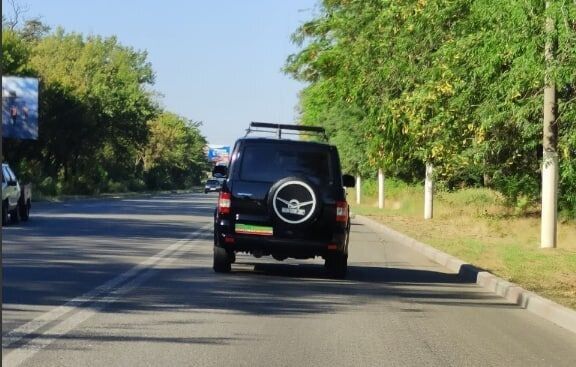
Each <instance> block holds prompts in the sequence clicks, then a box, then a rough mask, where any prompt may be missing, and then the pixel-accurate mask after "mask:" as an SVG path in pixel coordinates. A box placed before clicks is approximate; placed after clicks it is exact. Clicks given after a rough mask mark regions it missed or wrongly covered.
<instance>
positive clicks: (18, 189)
mask: <svg viewBox="0 0 576 367" xmlns="http://www.w3.org/2000/svg"><path fill="white" fill-rule="evenodd" d="M31 191H32V190H31V189H30V185H20V183H19V182H18V179H17V178H16V175H15V174H14V172H13V171H12V169H11V168H10V166H9V165H8V164H6V163H2V225H6V224H7V223H8V216H10V219H11V221H12V223H18V222H20V220H24V221H25V220H28V218H29V217H30V209H31V208H32V194H31Z"/></svg>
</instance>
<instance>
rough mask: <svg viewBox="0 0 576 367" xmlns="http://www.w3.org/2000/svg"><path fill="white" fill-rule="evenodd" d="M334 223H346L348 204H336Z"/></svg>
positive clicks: (338, 202)
mask: <svg viewBox="0 0 576 367" xmlns="http://www.w3.org/2000/svg"><path fill="white" fill-rule="evenodd" d="M336 222H343V223H348V203H347V202H345V201H337V202H336Z"/></svg>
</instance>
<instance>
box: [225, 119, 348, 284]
mask: <svg viewBox="0 0 576 367" xmlns="http://www.w3.org/2000/svg"><path fill="white" fill-rule="evenodd" d="M274 126H276V125H274ZM281 126H285V125H281ZM220 173H222V172H220ZM226 174H227V179H226V181H225V182H224V183H223V186H222V189H221V192H220V197H219V201H218V207H217V209H216V212H215V220H214V270H215V271H217V272H226V271H229V270H230V264H231V263H232V262H234V259H235V254H236V253H237V252H246V253H251V254H253V255H254V256H256V257H260V256H263V255H271V256H273V257H274V258H275V259H277V260H283V259H285V258H288V257H290V258H297V259H306V258H314V257H316V256H321V257H323V258H324V259H325V260H326V266H327V267H328V268H329V269H330V270H333V272H334V273H336V274H338V275H344V274H345V273H346V266H347V257H348V235H349V231H350V220H349V208H348V204H347V202H346V191H345V188H344V186H345V185H344V184H346V186H353V185H354V179H353V177H351V176H348V175H344V176H342V174H341V169H340V160H339V156H338V151H337V149H336V147H334V146H332V145H328V144H324V143H318V142H306V141H294V140H283V139H269V138H251V137H245V138H243V139H239V140H238V141H237V142H236V144H235V146H234V149H233V151H232V155H231V161H230V166H229V169H228V170H227V172H226Z"/></svg>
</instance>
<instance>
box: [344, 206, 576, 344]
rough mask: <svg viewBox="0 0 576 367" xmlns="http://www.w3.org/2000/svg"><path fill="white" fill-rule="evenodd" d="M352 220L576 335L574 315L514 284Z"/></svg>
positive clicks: (376, 224) (362, 218) (373, 224)
mask: <svg viewBox="0 0 576 367" xmlns="http://www.w3.org/2000/svg"><path fill="white" fill-rule="evenodd" d="M354 220H355V221H356V222H359V223H361V224H363V225H366V226H368V227H370V228H371V229H372V230H374V231H375V232H377V233H380V234H383V235H385V236H387V237H389V238H391V239H393V240H394V241H395V242H397V243H399V244H402V245H404V246H407V247H409V248H411V249H413V250H415V251H417V252H419V253H421V254H423V255H424V256H426V257H428V258H429V259H430V260H432V261H434V262H436V263H438V264H440V265H442V266H444V267H446V268H447V269H449V270H451V271H453V272H455V273H458V274H459V276H460V277H462V278H464V279H466V280H470V281H473V282H475V283H476V284H478V285H479V286H481V287H483V288H484V289H486V290H488V291H491V292H494V293H496V294H498V295H499V296H501V297H504V298H505V299H506V300H508V301H510V302H513V303H514V304H516V305H518V306H520V307H522V308H525V309H526V310H528V311H530V312H532V313H534V314H535V315H537V316H539V317H542V318H543V319H545V320H548V321H551V322H553V323H555V324H556V325H559V326H561V327H563V328H565V329H567V330H569V331H571V332H573V333H576V311H573V310H571V309H569V308H567V307H564V306H562V305H559V304H557V303H555V302H553V301H551V300H549V299H546V298H544V297H542V296H539V295H537V294H535V293H534V292H530V291H528V290H526V289H524V288H522V287H520V286H518V285H517V284H514V283H510V282H508V281H506V280H504V279H501V278H499V277H497V276H495V275H493V274H491V273H489V272H487V271H485V270H483V269H480V268H478V267H476V266H474V265H473V264H469V263H467V262H465V261H462V260H460V259H458V258H456V257H454V256H451V255H448V254H446V253H444V252H442V251H439V250H437V249H435V248H433V247H431V246H430V245H427V244H425V243H422V242H420V241H417V240H415V239H414V238H411V237H409V236H407V235H405V234H403V233H400V232H398V231H395V230H393V229H391V228H389V227H387V226H386V225H384V224H382V223H379V222H376V221H374V220H372V219H370V218H367V217H365V216H361V215H356V216H355V218H354Z"/></svg>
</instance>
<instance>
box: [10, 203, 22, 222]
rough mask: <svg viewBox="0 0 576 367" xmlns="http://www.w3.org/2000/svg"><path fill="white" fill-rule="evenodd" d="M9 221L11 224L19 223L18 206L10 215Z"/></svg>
mask: <svg viewBox="0 0 576 367" xmlns="http://www.w3.org/2000/svg"><path fill="white" fill-rule="evenodd" d="M10 220H11V221H12V223H13V224H18V223H20V204H18V205H16V208H14V210H12V212H11V213H10Z"/></svg>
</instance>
